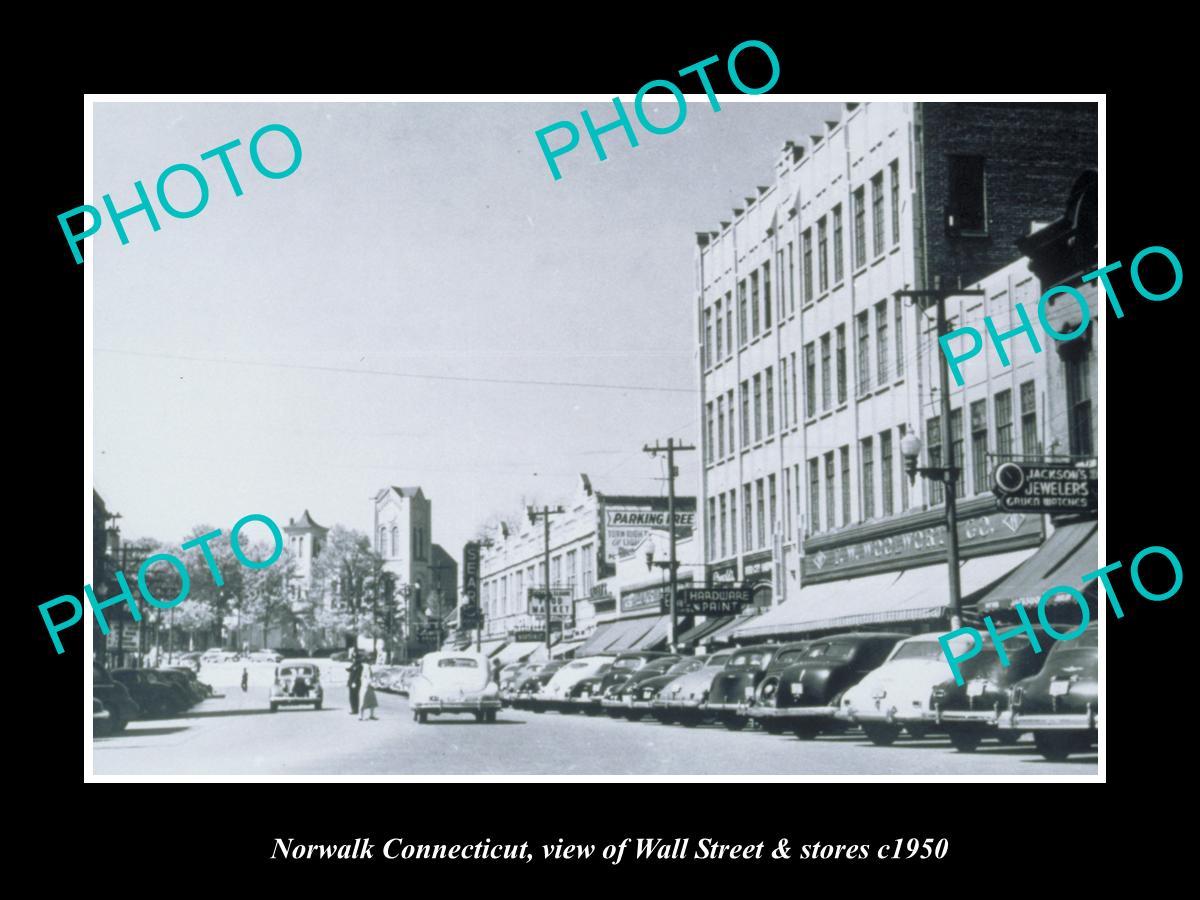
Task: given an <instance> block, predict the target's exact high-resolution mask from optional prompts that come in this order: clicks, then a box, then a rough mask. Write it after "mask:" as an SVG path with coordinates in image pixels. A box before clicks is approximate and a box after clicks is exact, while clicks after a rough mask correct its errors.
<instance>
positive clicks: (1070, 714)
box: [999, 623, 1100, 760]
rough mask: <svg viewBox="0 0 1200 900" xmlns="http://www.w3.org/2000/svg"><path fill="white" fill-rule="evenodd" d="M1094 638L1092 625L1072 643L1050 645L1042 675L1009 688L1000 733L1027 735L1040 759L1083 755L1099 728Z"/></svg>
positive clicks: (1090, 745) (1089, 747) (1097, 635)
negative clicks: (1010, 689)
mask: <svg viewBox="0 0 1200 900" xmlns="http://www.w3.org/2000/svg"><path fill="white" fill-rule="evenodd" d="M1099 636H1100V631H1099V629H1098V627H1097V626H1096V625H1095V624H1094V623H1093V624H1092V625H1089V626H1088V627H1087V628H1086V629H1085V630H1084V632H1083V634H1081V635H1080V636H1079V637H1077V638H1075V639H1074V640H1071V641H1059V642H1058V643H1056V644H1055V645H1054V646H1053V647H1052V648H1051V650H1050V654H1049V656H1048V657H1047V658H1046V664H1045V665H1044V666H1042V670H1041V671H1040V672H1038V673H1037V674H1036V675H1034V676H1032V677H1031V678H1025V679H1022V680H1021V681H1018V682H1017V683H1016V684H1015V685H1014V686H1013V689H1012V697H1011V699H1010V701H1009V709H1008V710H1007V711H1006V712H1004V713H1003V714H1002V715H1001V716H1000V722H999V727H1000V729H1001V732H1017V733H1020V732H1023V731H1032V732H1033V739H1034V741H1035V742H1036V744H1037V749H1038V752H1039V753H1041V754H1042V756H1044V757H1045V758H1046V759H1052V760H1062V759H1066V758H1067V757H1068V756H1070V755H1071V754H1072V753H1087V752H1089V751H1090V750H1091V748H1092V745H1094V744H1095V743H1096V741H1097V737H1098V729H1099V724H1100V697H1099V693H1098V686H1099V681H1098V671H1097V667H1098V665H1099V659H1098V650H1099V648H1098V645H1097V641H1098V638H1099Z"/></svg>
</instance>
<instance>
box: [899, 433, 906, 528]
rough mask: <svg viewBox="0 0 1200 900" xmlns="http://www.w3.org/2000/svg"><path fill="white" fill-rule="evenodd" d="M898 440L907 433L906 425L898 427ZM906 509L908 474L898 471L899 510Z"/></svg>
mask: <svg viewBox="0 0 1200 900" xmlns="http://www.w3.org/2000/svg"><path fill="white" fill-rule="evenodd" d="M898 433H899V437H900V440H904V435H906V434H908V426H907V425H901V426H900V428H899V429H898ZM906 509H908V476H907V475H906V474H905V473H904V472H901V473H900V512H904V510H906Z"/></svg>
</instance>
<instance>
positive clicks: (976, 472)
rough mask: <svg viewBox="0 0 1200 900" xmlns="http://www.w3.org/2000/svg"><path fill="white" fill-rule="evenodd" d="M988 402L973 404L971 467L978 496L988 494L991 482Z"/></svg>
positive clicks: (979, 401) (982, 401) (980, 401)
mask: <svg viewBox="0 0 1200 900" xmlns="http://www.w3.org/2000/svg"><path fill="white" fill-rule="evenodd" d="M987 438H988V427H987V401H986V400H976V401H975V402H974V403H972V404H971V467H972V469H973V472H972V481H973V485H972V486H973V487H974V488H975V493H976V494H984V493H987V490H988V482H989V481H990V480H991V479H990V478H989V477H988V475H989V474H990V473H989V472H988V468H987V452H988V447H987Z"/></svg>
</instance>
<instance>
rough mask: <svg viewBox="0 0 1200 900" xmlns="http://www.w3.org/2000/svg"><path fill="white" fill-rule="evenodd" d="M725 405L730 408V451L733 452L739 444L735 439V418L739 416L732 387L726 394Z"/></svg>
mask: <svg viewBox="0 0 1200 900" xmlns="http://www.w3.org/2000/svg"><path fill="white" fill-rule="evenodd" d="M725 406H726V408H727V409H728V410H729V452H730V454H732V453H733V450H734V447H736V446H737V441H736V440H735V439H734V433H733V430H734V424H733V423H734V420H735V419H736V418H737V413H736V412H734V405H733V389H732V388H730V390H729V393H728V394H726V395H725Z"/></svg>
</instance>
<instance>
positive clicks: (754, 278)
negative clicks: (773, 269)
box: [750, 272, 759, 337]
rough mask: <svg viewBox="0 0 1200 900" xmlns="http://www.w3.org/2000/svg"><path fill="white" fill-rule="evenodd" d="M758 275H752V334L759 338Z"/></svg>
mask: <svg viewBox="0 0 1200 900" xmlns="http://www.w3.org/2000/svg"><path fill="white" fill-rule="evenodd" d="M758 330H759V329H758V273H757V272H751V273H750V334H751V336H752V337H758Z"/></svg>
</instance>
